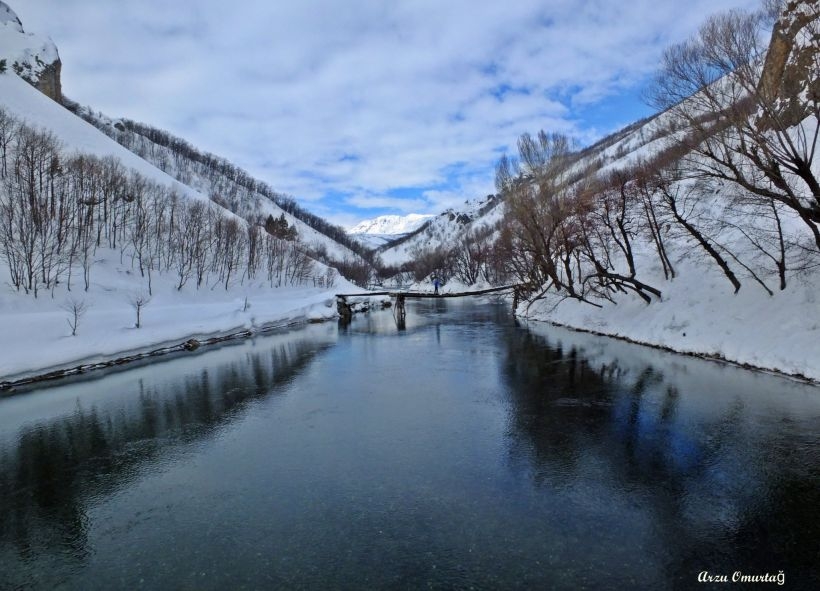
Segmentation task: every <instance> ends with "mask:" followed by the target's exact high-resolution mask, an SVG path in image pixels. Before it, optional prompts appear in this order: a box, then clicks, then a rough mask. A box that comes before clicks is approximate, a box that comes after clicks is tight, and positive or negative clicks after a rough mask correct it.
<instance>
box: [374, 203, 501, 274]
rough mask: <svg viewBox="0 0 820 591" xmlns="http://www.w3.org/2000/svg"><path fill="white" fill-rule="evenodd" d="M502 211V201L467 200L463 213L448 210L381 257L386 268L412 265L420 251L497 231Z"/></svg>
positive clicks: (392, 244) (383, 250) (389, 246)
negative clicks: (474, 235) (495, 228)
mask: <svg viewBox="0 0 820 591" xmlns="http://www.w3.org/2000/svg"><path fill="white" fill-rule="evenodd" d="M503 211H504V208H503V200H502V199H501V198H499V197H497V196H494V195H488V196H487V197H485V198H484V199H476V200H468V201H466V202H465V203H464V207H463V208H461V209H460V210H458V211H456V210H454V209H448V210H447V211H445V212H443V213H441V214H439V215H437V216H435V217H431V218H429V219H428V220H426V221H425V222H424V224H422V225H421V226H419V228H417V229H416V230H415V231H414V232H411V233H409V234H408V235H407V236H405V237H404V238H402V239H399V240H394V241H392V242H390V243H388V244H386V245H384V246H383V247H382V248H381V249H379V254H380V255H381V257H382V261H384V264H385V265H389V266H396V267H398V266H401V265H402V264H404V263H407V262H410V261H412V260H413V258H414V256H415V255H416V254H417V253H418V252H420V251H425V250H434V249H436V248H448V247H452V246H454V245H455V244H457V243H458V242H460V241H462V240H463V237H464V236H465V235H466V234H467V233H469V232H475V231H477V230H486V229H492V228H494V227H495V226H496V225H497V224H498V222H499V221H500V220H501V217H502V216H503Z"/></svg>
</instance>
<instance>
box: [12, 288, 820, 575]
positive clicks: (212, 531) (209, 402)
mask: <svg viewBox="0 0 820 591" xmlns="http://www.w3.org/2000/svg"><path fill="white" fill-rule="evenodd" d="M0 511H2V513H1V514H0V589H141V588H144V589H280V588H281V589H287V588H309V589H335V588H348V589H367V588H374V589H384V588H427V587H432V588H442V589H450V588H475V589H508V588H520V589H534V588H536V589H537V588H542V589H583V588H588V589H630V588H636V589H690V588H692V589H694V588H701V589H704V588H715V587H721V588H725V587H727V585H722V586H720V585H715V586H712V585H703V584H699V583H698V580H697V579H698V575H699V573H701V572H702V571H709V573H710V574H712V575H728V576H729V577H730V578H731V575H732V573H734V572H735V571H741V572H742V573H743V574H750V575H755V574H758V575H759V574H766V573H769V574H772V575H776V574H777V573H779V572H780V571H783V575H784V577H785V586H784V587H778V586H777V585H776V584H774V585H773V584H759V585H754V586H753V587H752V588H756V589H757V588H760V589H762V588H794V589H817V588H820V574H819V571H820V566H818V565H820V389H818V388H816V387H812V386H806V385H801V384H797V383H795V382H791V381H788V380H783V379H780V378H776V377H773V376H768V375H763V374H756V373H751V372H746V371H743V370H739V369H736V368H731V367H723V366H720V365H718V364H714V363H707V362H701V361H696V360H690V359H688V358H684V357H680V356H674V355H668V354H664V353H661V352H656V351H652V350H649V349H644V348H641V347H637V346H633V345H629V344H625V343H619V342H616V341H611V340H607V339H602V338H597V337H592V336H588V335H582V334H579V333H572V332H569V331H563V330H560V329H556V328H552V327H545V326H537V327H525V326H516V324H515V323H514V321H513V320H512V319H511V318H510V317H509V315H508V314H507V312H506V311H505V309H504V308H503V307H502V306H497V305H492V304H476V305H469V304H465V305H457V304H452V303H450V304H446V305H445V304H444V303H443V302H437V301H434V302H430V303H426V304H419V305H418V306H409V311H408V318H407V326H406V329H405V330H398V329H397V328H396V325H395V323H394V322H393V319H392V317H391V315H390V313H389V312H387V313H374V314H371V315H369V316H360V317H357V318H356V319H355V320H354V322H353V323H352V324H351V325H350V326H348V327H346V328H338V327H337V326H335V325H330V324H326V325H314V326H310V327H308V328H305V329H303V330H299V331H295V332H292V333H287V334H278V335H271V336H266V337H262V338H257V339H255V340H253V341H248V342H244V343H241V344H236V345H233V346H228V347H224V348H221V349H218V350H208V351H204V352H201V353H198V354H187V355H183V356H179V357H176V358H174V359H169V360H163V361H161V362H159V363H154V364H152V365H146V366H143V367H137V368H132V369H128V370H126V371H121V372H119V373H111V374H108V375H101V376H99V377H96V378H95V379H93V380H87V381H77V382H74V383H63V384H61V385H59V386H56V387H49V388H44V389H41V390H39V391H34V392H28V393H21V394H17V395H14V396H10V397H6V398H3V399H0ZM728 587H730V588H742V587H741V586H740V585H728ZM747 588H748V587H747Z"/></svg>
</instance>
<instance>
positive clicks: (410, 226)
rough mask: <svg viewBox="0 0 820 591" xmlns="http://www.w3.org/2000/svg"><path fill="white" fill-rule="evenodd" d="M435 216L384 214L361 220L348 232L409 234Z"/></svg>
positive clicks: (381, 234)
mask: <svg viewBox="0 0 820 591" xmlns="http://www.w3.org/2000/svg"><path fill="white" fill-rule="evenodd" d="M432 217H434V216H432V215H425V214H420V213H411V214H408V215H404V216H400V215H383V216H379V217H377V218H374V219H372V220H364V221H363V222H359V223H358V224H356V225H355V226H353V227H352V228H349V229H348V231H347V233H348V234H376V235H380V236H394V237H395V236H396V235H397V234H398V235H400V234H409V233H410V232H413V231H414V230H417V229H418V228H420V227H421V226H422V224H424V222H426V221H427V220H429V219H430V218H432Z"/></svg>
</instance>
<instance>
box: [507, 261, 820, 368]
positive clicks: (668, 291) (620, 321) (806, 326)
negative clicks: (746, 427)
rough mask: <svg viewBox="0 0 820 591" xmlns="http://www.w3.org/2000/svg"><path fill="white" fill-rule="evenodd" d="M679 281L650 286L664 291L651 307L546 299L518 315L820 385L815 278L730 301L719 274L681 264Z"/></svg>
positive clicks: (749, 291)
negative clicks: (807, 379) (720, 360)
mask: <svg viewBox="0 0 820 591" xmlns="http://www.w3.org/2000/svg"><path fill="white" fill-rule="evenodd" d="M677 270H678V271H679V275H678V277H676V278H675V279H673V280H671V281H669V282H664V281H663V279H662V277H661V278H658V277H652V278H649V279H648V280H647V281H648V282H649V283H651V284H652V285H655V286H658V287H659V288H660V289H661V290H662V292H663V299H662V301H655V302H653V303H651V304H649V305H647V304H645V303H644V302H643V301H642V300H639V299H638V298H635V297H621V298H619V299H617V300H616V301H617V305H613V304H605V305H604V307H603V308H596V307H594V306H591V305H589V304H585V303H582V302H578V301H577V300H569V299H566V300H563V301H562V300H560V299H559V298H557V297H555V296H551V297H550V298H548V299H546V300H540V301H537V302H535V303H533V304H532V305H530V306H529V307H528V306H527V304H526V303H522V304H520V305H519V308H518V313H519V314H520V315H521V316H522V317H524V318H527V319H530V320H540V321H547V322H553V323H556V324H560V325H562V326H567V327H570V328H575V329H580V330H586V331H592V332H596V333H600V334H605V335H609V336H615V337H621V338H627V339H630V340H633V341H636V342H640V343H644V344H650V345H654V346H659V347H666V348H670V349H672V350H674V351H678V352H681V353H693V354H700V355H706V356H710V357H715V358H719V359H725V360H727V361H731V362H734V363H739V364H748V365H751V366H754V367H757V368H762V369H768V370H772V371H777V372H782V373H787V374H792V375H799V376H804V377H806V378H809V379H812V380H820V301H818V296H817V295H816V294H817V293H818V287H820V281H818V279H817V277H816V276H815V277H807V278H802V279H796V280H794V283H795V285H793V286H791V287H790V288H789V289H787V290H786V291H784V292H781V293H777V294H775V296H769V295H768V294H766V293H765V292H764V291H763V290H762V289H760V288H758V287H757V286H755V285H753V284H750V283H748V282H747V283H746V284H744V286H743V288H742V289H741V290H740V291H739V292H738V293H737V294H734V293H733V290H732V288H731V286H730V285H729V283H728V282H727V281H726V279H725V278H723V277H722V276H721V275H720V273H719V272H718V271H717V270H716V269H714V268H711V267H707V266H704V265H702V264H697V263H688V264H687V263H685V262H684V263H679V264H678V267H677Z"/></svg>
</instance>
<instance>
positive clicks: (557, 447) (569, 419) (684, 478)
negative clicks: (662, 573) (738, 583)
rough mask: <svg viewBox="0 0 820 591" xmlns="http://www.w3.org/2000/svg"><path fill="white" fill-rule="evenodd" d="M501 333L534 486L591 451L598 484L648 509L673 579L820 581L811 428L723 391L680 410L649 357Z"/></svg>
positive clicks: (579, 471) (579, 470) (678, 394)
mask: <svg viewBox="0 0 820 591" xmlns="http://www.w3.org/2000/svg"><path fill="white" fill-rule="evenodd" d="M506 341H507V351H506V358H505V360H504V363H503V372H504V376H505V379H506V381H507V383H508V385H509V396H510V401H511V427H512V428H511V437H512V440H513V447H512V450H511V453H512V454H513V457H514V460H515V461H517V462H520V461H521V460H522V459H523V460H524V461H525V462H526V463H527V464H529V467H530V468H531V470H532V472H533V474H534V479H535V481H536V483H537V484H538V485H539V486H546V487H551V488H562V489H567V488H569V487H572V485H573V484H575V483H577V482H579V481H581V480H583V479H584V478H588V477H589V475H588V474H584V470H585V469H587V467H588V462H589V458H590V456H591V455H592V456H594V457H595V458H596V460H597V461H600V460H602V464H603V465H604V466H605V467H606V474H607V477H608V478H610V479H611V480H610V481H608V482H605V483H604V488H602V489H601V490H605V491H606V492H605V494H606V495H611V498H613V499H617V500H618V501H625V502H627V503H628V502H631V503H638V505H637V506H638V507H639V508H640V510H641V511H642V512H644V513H645V514H646V515H648V517H649V518H650V519H651V522H652V524H653V529H654V532H653V536H657V538H658V539H657V540H656V542H659V543H657V547H658V552H659V555H660V556H661V558H662V559H663V561H664V563H665V565H666V572H667V574H668V575H669V580H670V582H671V581H678V582H679V583H680V584H683V583H686V582H688V583H691V582H692V581H693V580H694V579H693V576H696V575H697V573H698V572H700V571H701V570H710V571H712V572H720V573H729V574H731V573H732V572H734V571H735V570H744V571H745V572H748V573H753V572H758V573H760V572H766V569H768V572H770V573H773V574H776V573H777V571H778V570H780V569H787V570H788V569H789V568H791V569H792V571H793V572H794V574H795V575H798V576H797V577H795V578H793V579H792V582H795V581H804V582H805V581H810V582H811V583H810V584H809V585H808V586H807V587H806V588H809V587H811V586H812V585H814V584H815V583H820V580H818V579H817V576H818V575H817V573H816V568H815V565H816V562H817V560H818V559H820V553H818V543H817V540H818V539H820V475H818V473H817V470H816V466H817V465H818V455H817V450H818V440H817V436H816V431H811V430H809V431H810V432H811V435H810V437H806V438H804V440H803V442H802V443H803V444H804V445H801V438H800V437H799V436H798V434H799V433H800V432H801V431H800V429H803V430H804V431H805V430H806V429H807V426H806V425H805V424H804V425H803V426H802V427H800V428H794V429H793V428H789V425H788V421H789V419H787V418H778V417H771V416H769V417H766V418H765V419H761V417H760V416H758V415H755V414H754V413H752V412H748V410H747V408H746V403H745V402H744V400H743V398H742V397H736V398H734V399H731V400H729V404H728V405H726V406H723V405H722V404H721V401H722V402H724V403H725V402H726V399H725V398H724V399H721V398H720V396H719V394H716V395H715V396H716V400H715V404H714V406H713V410H712V414H711V415H706V416H698V417H696V418H695V417H689V416H681V415H682V414H685V412H686V411H684V410H682V409H681V400H682V399H685V397H686V395H687V393H686V392H685V391H680V389H679V386H678V385H677V384H675V383H672V382H670V380H669V378H667V377H666V376H665V375H664V374H663V373H661V372H660V371H658V370H657V369H655V368H653V367H652V366H650V365H646V366H645V367H643V368H639V369H638V370H637V371H636V369H635V366H634V365H633V366H632V367H631V368H629V369H627V368H626V367H622V366H621V365H619V362H618V361H617V360H614V361H611V362H609V363H602V364H599V365H597V366H595V367H593V366H592V365H591V364H590V363H589V362H588V360H586V359H585V358H584V357H583V355H582V354H581V353H580V352H579V351H578V350H577V349H576V348H574V347H573V348H569V349H566V348H562V347H561V346H560V345H558V346H556V345H552V344H551V343H550V342H548V341H547V340H546V339H544V338H541V337H539V336H537V335H533V334H532V333H530V332H528V331H508V332H507V333H506ZM727 379H730V378H727ZM714 391H715V392H716V393H718V392H720V391H721V388H720V384H714ZM693 394H697V393H693ZM776 394H778V392H774V393H772V396H774V395H776ZM775 412H776V411H775ZM772 450H777V452H776V455H773V453H772ZM812 450H814V451H812ZM812 465H813V466H815V469H814V470H813V471H812V469H811V466H812ZM584 490H585V489H584ZM585 494H586V493H585ZM617 510H618V509H617V504H616V505H615V506H613V508H612V511H613V512H615V511H617ZM815 588H817V587H815Z"/></svg>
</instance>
